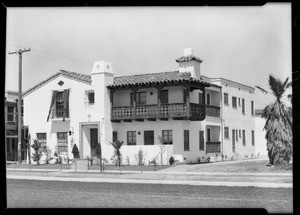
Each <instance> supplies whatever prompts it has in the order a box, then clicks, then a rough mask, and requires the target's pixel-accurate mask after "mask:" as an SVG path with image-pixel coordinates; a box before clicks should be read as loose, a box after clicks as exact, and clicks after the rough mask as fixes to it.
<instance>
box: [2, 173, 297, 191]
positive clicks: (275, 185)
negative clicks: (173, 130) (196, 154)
mask: <svg viewBox="0 0 300 215" xmlns="http://www.w3.org/2000/svg"><path fill="white" fill-rule="evenodd" d="M7 179H21V180H43V181H73V182H94V183H103V182H105V183H138V184H177V185H194V186H229V187H268V188H292V187H293V184H292V183H270V182H268V183H265V182H216V181H177V180H144V179H116V178H71V177H53V176H50V177H45V176H22V175H8V176H7Z"/></svg>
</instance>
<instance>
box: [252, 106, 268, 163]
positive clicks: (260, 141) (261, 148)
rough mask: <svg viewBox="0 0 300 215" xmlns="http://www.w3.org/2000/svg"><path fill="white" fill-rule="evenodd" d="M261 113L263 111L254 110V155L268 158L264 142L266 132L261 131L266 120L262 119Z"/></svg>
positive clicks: (265, 141)
mask: <svg viewBox="0 0 300 215" xmlns="http://www.w3.org/2000/svg"><path fill="white" fill-rule="evenodd" d="M262 112H263V109H257V110H255V132H256V136H255V140H256V146H255V153H256V155H258V156H260V157H261V156H263V157H266V156H268V151H267V140H266V137H265V136H266V131H265V130H263V128H264V126H265V123H266V120H265V119H264V118H262V117H261V116H262Z"/></svg>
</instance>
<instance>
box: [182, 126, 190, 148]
mask: <svg viewBox="0 0 300 215" xmlns="http://www.w3.org/2000/svg"><path fill="white" fill-rule="evenodd" d="M183 146H184V151H190V131H189V130H183Z"/></svg>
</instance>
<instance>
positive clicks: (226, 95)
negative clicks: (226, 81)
mask: <svg viewBox="0 0 300 215" xmlns="http://www.w3.org/2000/svg"><path fill="white" fill-rule="evenodd" d="M224 105H229V103H228V94H227V93H224Z"/></svg>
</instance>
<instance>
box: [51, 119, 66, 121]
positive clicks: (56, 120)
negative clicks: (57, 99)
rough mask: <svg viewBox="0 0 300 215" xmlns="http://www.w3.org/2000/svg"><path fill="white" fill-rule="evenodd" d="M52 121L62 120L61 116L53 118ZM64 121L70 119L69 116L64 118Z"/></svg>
mask: <svg viewBox="0 0 300 215" xmlns="http://www.w3.org/2000/svg"><path fill="white" fill-rule="evenodd" d="M51 120H52V121H63V118H53V119H51ZM65 121H70V118H65Z"/></svg>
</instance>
